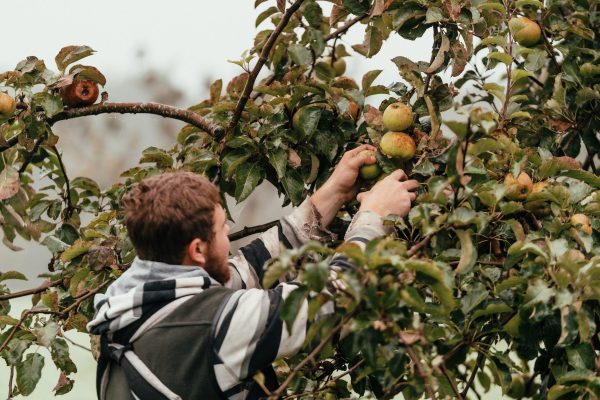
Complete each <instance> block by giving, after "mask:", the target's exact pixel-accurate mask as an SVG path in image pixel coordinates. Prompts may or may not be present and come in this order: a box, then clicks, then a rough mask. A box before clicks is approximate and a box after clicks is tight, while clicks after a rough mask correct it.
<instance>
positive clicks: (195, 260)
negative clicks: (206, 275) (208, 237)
mask: <svg viewBox="0 0 600 400" xmlns="http://www.w3.org/2000/svg"><path fill="white" fill-rule="evenodd" d="M207 251H208V246H207V244H206V242H204V241H203V240H201V239H199V238H195V239H194V240H192V241H191V242H190V243H188V245H187V246H186V247H185V256H184V258H183V265H197V266H199V267H203V266H204V265H205V264H206V258H207V257H206V256H207Z"/></svg>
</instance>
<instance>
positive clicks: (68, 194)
mask: <svg viewBox="0 0 600 400" xmlns="http://www.w3.org/2000/svg"><path fill="white" fill-rule="evenodd" d="M52 151H54V154H56V158H58V165H59V166H60V170H61V172H62V174H63V178H65V185H66V186H67V188H66V190H65V194H64V196H63V198H64V199H65V202H66V203H67V212H66V217H67V218H70V217H71V214H72V213H73V211H74V210H75V206H74V205H73V200H72V199H71V182H70V181H69V177H68V176H67V170H66V169H65V164H64V163H63V160H62V156H61V155H60V152H59V151H58V149H57V148H56V146H52Z"/></svg>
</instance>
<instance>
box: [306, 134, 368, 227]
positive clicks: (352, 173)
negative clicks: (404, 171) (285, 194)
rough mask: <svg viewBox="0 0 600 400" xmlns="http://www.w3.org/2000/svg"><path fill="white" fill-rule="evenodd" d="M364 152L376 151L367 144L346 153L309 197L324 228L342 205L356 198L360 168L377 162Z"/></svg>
mask: <svg viewBox="0 0 600 400" xmlns="http://www.w3.org/2000/svg"><path fill="white" fill-rule="evenodd" d="M364 150H372V151H376V150H377V149H376V148H375V147H374V146H371V145H369V144H363V145H361V146H358V147H357V148H355V149H352V150H350V151H347V152H346V153H345V154H344V155H343V156H342V159H341V160H340V162H339V163H338V165H337V166H336V167H335V170H334V171H333V173H332V174H331V176H330V177H329V179H327V182H325V183H324V184H323V186H321V187H320V188H319V190H317V191H316V192H315V193H314V194H313V196H312V197H311V201H312V203H313V205H314V206H315V207H316V208H317V210H318V211H319V214H321V217H322V223H323V225H324V226H327V225H329V223H330V222H331V221H332V220H333V217H335V214H336V213H337V212H338V210H339V209H340V207H342V205H343V204H344V203H346V202H348V201H350V200H352V199H353V198H354V196H356V193H357V191H358V188H357V186H356V180H357V179H358V171H359V169H360V167H362V166H363V164H374V163H375V162H376V161H377V159H376V158H375V157H374V156H370V155H368V154H367V153H362V152H363V151H364Z"/></svg>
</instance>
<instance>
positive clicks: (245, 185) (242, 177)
mask: <svg viewBox="0 0 600 400" xmlns="http://www.w3.org/2000/svg"><path fill="white" fill-rule="evenodd" d="M264 175H265V170H264V168H263V166H262V165H261V163H260V162H258V161H257V162H254V163H252V164H243V165H241V166H240V167H239V168H238V169H237V171H236V172H235V199H236V200H237V202H238V203H241V202H242V201H244V200H246V198H247V197H248V196H250V194H251V193H252V191H253V190H254V188H255V187H256V186H257V185H258V184H259V182H260V181H261V180H263V179H264Z"/></svg>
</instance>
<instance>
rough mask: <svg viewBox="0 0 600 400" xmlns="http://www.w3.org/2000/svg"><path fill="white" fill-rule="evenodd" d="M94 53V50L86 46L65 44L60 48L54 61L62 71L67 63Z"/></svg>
mask: <svg viewBox="0 0 600 400" xmlns="http://www.w3.org/2000/svg"><path fill="white" fill-rule="evenodd" d="M94 53H95V51H94V50H92V49H91V48H90V47H88V46H67V47H63V48H62V49H61V50H60V52H59V53H58V54H57V55H56V57H55V58H54V60H55V61H56V65H57V66H58V69H60V70H61V71H64V70H65V69H66V68H67V66H69V64H72V63H74V62H75V61H79V60H81V59H82V58H85V57H88V56H90V55H92V54H94Z"/></svg>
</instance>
